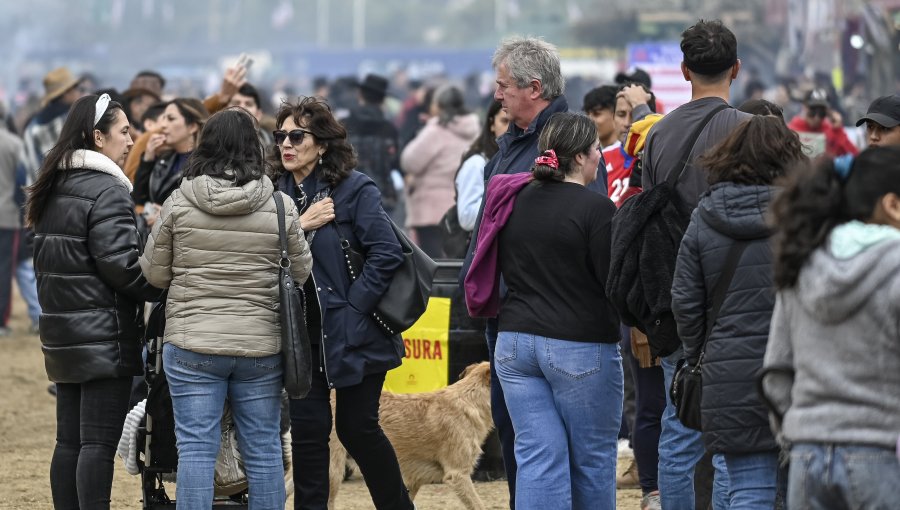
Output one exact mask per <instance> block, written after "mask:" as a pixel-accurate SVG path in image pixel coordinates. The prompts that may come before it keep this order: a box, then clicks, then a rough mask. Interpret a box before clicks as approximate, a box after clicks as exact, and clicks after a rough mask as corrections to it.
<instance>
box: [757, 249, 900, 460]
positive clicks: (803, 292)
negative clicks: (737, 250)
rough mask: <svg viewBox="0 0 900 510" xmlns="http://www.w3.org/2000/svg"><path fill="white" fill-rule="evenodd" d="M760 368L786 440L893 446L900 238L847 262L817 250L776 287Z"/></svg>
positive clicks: (898, 393)
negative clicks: (787, 372) (791, 280)
mask: <svg viewBox="0 0 900 510" xmlns="http://www.w3.org/2000/svg"><path fill="white" fill-rule="evenodd" d="M765 367H792V368H793V370H794V371H795V373H794V379H793V381H791V380H790V378H788V377H786V376H783V375H776V374H773V375H770V376H768V377H767V378H766V386H765V389H766V393H767V394H768V395H769V396H770V397H772V398H773V400H774V402H775V404H776V407H778V409H779V410H780V412H785V411H786V413H785V417H784V423H783V429H782V432H783V436H784V439H786V440H787V441H789V442H791V443H802V442H816V443H849V444H866V445H874V446H882V447H886V448H891V449H893V448H895V447H896V445H897V438H898V436H900V240H891V241H884V242H881V243H879V244H877V245H874V246H872V247H870V248H868V249H866V250H865V251H863V252H861V253H859V254H857V255H855V256H854V257H852V258H850V259H846V260H841V259H837V258H835V257H834V256H833V255H831V253H830V252H829V251H828V250H827V249H825V248H820V249H818V250H816V251H815V252H814V253H813V255H812V256H811V257H810V260H809V261H807V264H806V266H804V268H803V270H802V271H801V273H800V278H799V281H798V284H797V285H796V286H795V287H794V288H792V289H788V290H784V291H781V292H779V294H778V297H777V301H776V305H775V313H774V315H773V317H772V327H771V331H770V333H769V343H768V348H767V350H766V357H765Z"/></svg>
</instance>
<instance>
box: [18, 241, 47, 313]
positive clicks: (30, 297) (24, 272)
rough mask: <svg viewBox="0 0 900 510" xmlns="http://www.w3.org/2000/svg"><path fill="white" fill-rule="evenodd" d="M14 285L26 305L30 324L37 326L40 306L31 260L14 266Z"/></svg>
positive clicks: (21, 261) (22, 261) (25, 260)
mask: <svg viewBox="0 0 900 510" xmlns="http://www.w3.org/2000/svg"><path fill="white" fill-rule="evenodd" d="M16 285H18V287H19V294H21V295H22V299H24V300H25V304H26V305H28V317H29V318H30V319H31V324H32V325H33V326H37V324H38V321H40V318H41V304H40V302H38V294H37V278H35V276H34V261H33V260H32V259H30V258H29V259H23V260H20V261H19V263H18V264H16Z"/></svg>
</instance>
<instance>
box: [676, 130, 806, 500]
mask: <svg viewBox="0 0 900 510" xmlns="http://www.w3.org/2000/svg"><path fill="white" fill-rule="evenodd" d="M803 159H804V156H803V153H802V149H801V145H800V141H799V139H798V138H797V135H796V134H795V133H793V132H792V131H790V130H789V129H788V128H787V127H786V126H785V124H784V121H783V120H782V119H781V118H779V117H776V116H771V115H766V116H755V117H752V118H751V119H750V120H748V121H746V122H744V123H743V124H742V125H740V126H738V127H737V128H736V129H735V130H734V132H733V133H732V134H731V135H730V136H729V137H728V138H726V139H725V140H724V141H723V142H722V143H721V144H719V145H718V146H716V147H714V148H712V149H710V151H709V152H708V153H707V155H706V156H705V157H704V166H705V167H706V168H707V169H708V170H709V183H710V188H709V191H708V192H707V193H706V194H705V195H703V197H701V199H700V203H699V204H698V206H697V209H695V210H694V213H693V215H692V216H691V223H690V225H689V226H688V229H687V232H686V233H685V235H684V239H682V241H681V249H680V250H679V251H678V262H677V264H676V266H675V276H674V279H673V282H672V312H673V313H674V314H675V320H676V322H677V323H678V336H679V337H681V340H682V343H683V344H684V355H685V358H687V359H688V360H689V362H690V363H691V364H692V365H693V364H695V363H696V362H697V359H698V358H699V357H700V353H701V351H702V352H703V378H702V379H703V397H702V402H701V406H700V407H701V418H702V423H703V442H704V444H705V446H706V450H707V451H709V452H711V453H713V454H716V455H724V458H725V463H726V465H727V467H728V475H729V479H730V487H729V490H728V496H729V500H730V504H731V508H740V509H763V508H765V509H770V508H775V507H776V505H775V500H776V489H777V484H778V476H777V472H778V446H777V444H776V443H775V438H774V437H773V436H772V432H771V431H770V429H769V421H768V416H767V413H766V409H765V408H764V407H763V404H762V402H761V401H760V399H759V397H758V396H757V392H756V377H757V374H758V373H759V370H760V369H761V368H762V364H763V356H764V355H765V351H766V343H767V340H768V336H769V323H770V321H771V319H772V310H773V309H774V307H775V288H774V285H773V283H772V248H771V246H770V240H769V238H770V236H771V233H772V232H771V229H770V227H769V225H768V224H767V222H766V214H767V210H768V207H769V203H770V201H771V200H772V197H773V195H774V194H775V193H776V188H775V184H774V183H775V182H776V181H777V180H778V179H779V178H781V177H783V176H784V174H785V173H786V171H787V170H788V169H789V168H791V167H792V166H793V165H795V164H797V163H798V162H799V161H801V160H803ZM739 240H743V241H746V242H747V243H748V244H747V247H746V249H745V250H744V252H743V254H742V255H741V258H740V260H739V263H738V265H737V268H736V269H735V272H734V277H733V278H732V280H731V282H730V285H729V286H728V289H727V291H726V293H725V299H724V301H723V302H722V307H721V309H720V310H719V314H718V316H717V317H715V318H714V319H712V321H711V322H710V321H709V319H708V318H707V314H709V310H710V308H711V306H712V305H711V304H710V300H711V296H712V294H713V289H714V288H715V286H716V282H717V281H718V279H719V278H720V275H721V273H722V271H723V268H724V265H725V255H726V253H728V250H729V247H730V246H731V245H732V244H734V243H735V242H737V241H739ZM710 328H711V329H712V332H711V333H708V329H710ZM707 337H708V339H707ZM704 342H705V350H704Z"/></svg>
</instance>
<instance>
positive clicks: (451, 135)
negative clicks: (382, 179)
mask: <svg viewBox="0 0 900 510" xmlns="http://www.w3.org/2000/svg"><path fill="white" fill-rule="evenodd" d="M478 129H479V124H478V116H477V115H475V114H474V113H471V114H467V115H459V116H456V117H454V118H453V120H451V121H450V122H449V123H448V124H447V125H446V126H442V125H441V124H440V123H439V122H438V119H437V118H436V117H434V118H431V119H429V121H428V122H427V123H426V124H425V127H424V128H422V131H421V132H419V134H418V135H417V136H416V137H415V138H414V139H413V140H412V141H411V142H409V144H407V146H406V147H405V148H404V149H403V153H402V154H401V155H400V166H401V167H402V168H403V172H404V173H405V174H406V175H407V177H408V179H409V180H408V181H407V187H406V197H407V211H406V226H407V227H423V226H429V225H437V224H439V223H440V221H441V217H442V216H443V215H444V213H445V212H447V210H448V209H450V207H452V206H453V196H454V183H453V178H454V176H455V175H456V169H457V168H459V165H460V161H461V159H462V156H463V154H464V153H465V152H466V150H467V149H468V148H469V146H470V145H471V144H472V142H473V141H475V138H476V137H477V136H478Z"/></svg>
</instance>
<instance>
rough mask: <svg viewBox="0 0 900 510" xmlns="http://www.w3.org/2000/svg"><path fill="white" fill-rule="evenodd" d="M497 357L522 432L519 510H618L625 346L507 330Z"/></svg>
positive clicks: (518, 432) (511, 411)
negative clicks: (618, 440) (618, 447)
mask: <svg viewBox="0 0 900 510" xmlns="http://www.w3.org/2000/svg"><path fill="white" fill-rule="evenodd" d="M494 359H495V362H496V366H497V375H498V376H499V378H500V383H501V384H502V385H503V393H504V395H505V396H506V406H507V408H508V409H509V416H510V418H511V419H512V424H513V428H514V429H515V431H516V439H515V450H516V462H517V464H518V473H517V476H516V505H517V507H518V508H519V510H523V509H524V510H527V509H531V508H534V509H546V508H573V509H587V508H591V509H600V510H603V509H614V508H615V507H616V437H617V435H618V432H619V425H620V423H621V419H622V391H623V389H622V384H623V382H622V357H621V356H620V355H619V346H618V344H594V343H585V342H570V341H567V340H559V339H554V338H547V337H543V336H538V335H532V334H527V333H515V332H507V331H501V332H500V334H499V337H498V340H497V349H496V351H495V352H494Z"/></svg>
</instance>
